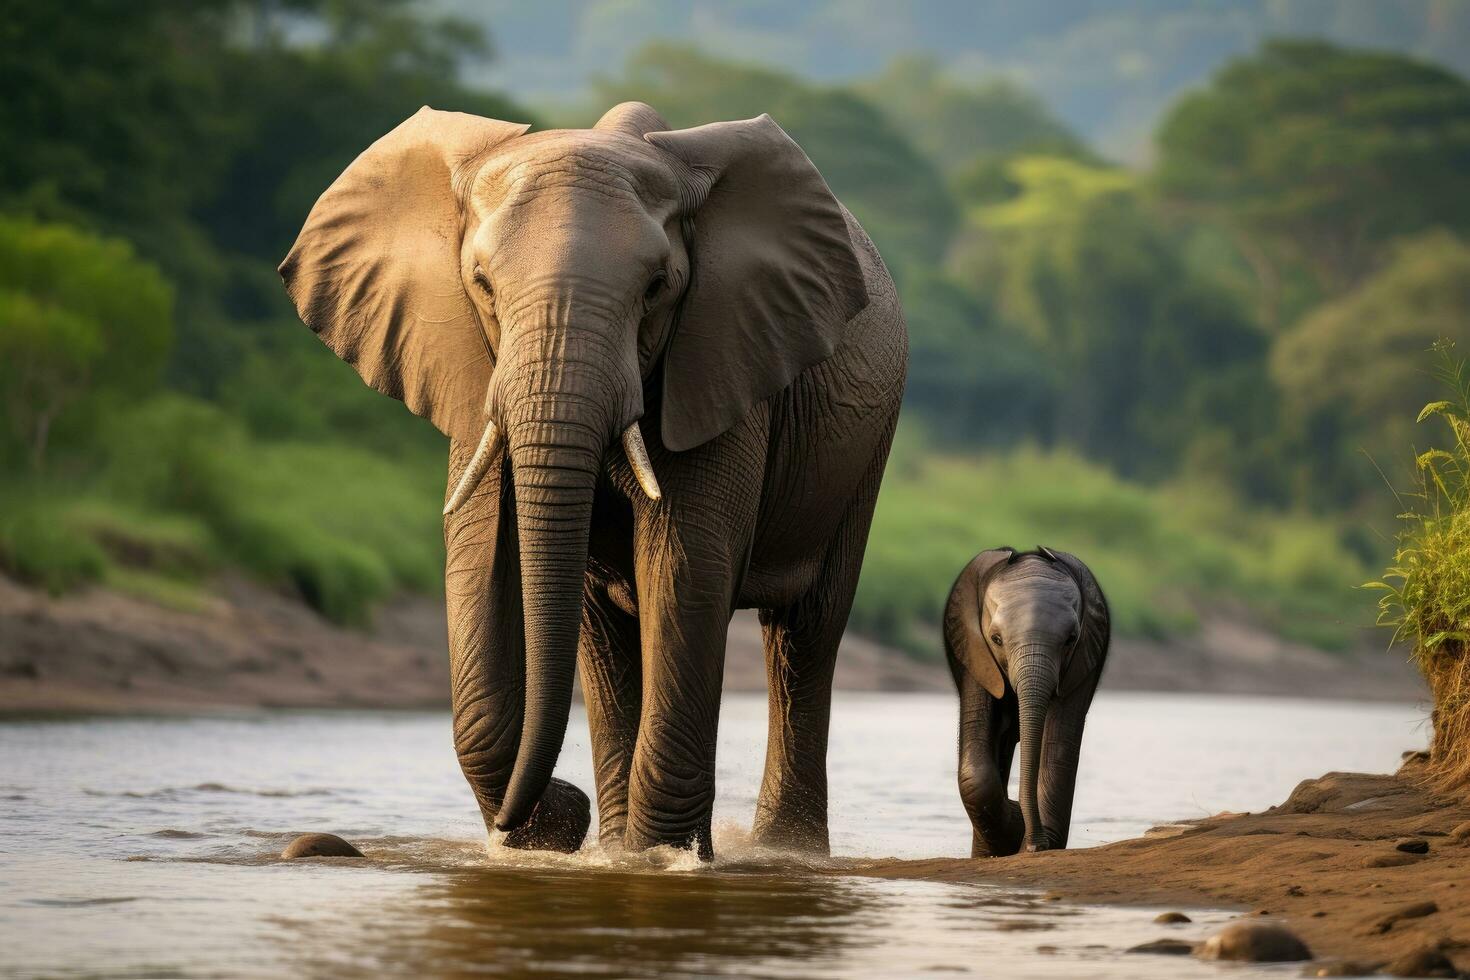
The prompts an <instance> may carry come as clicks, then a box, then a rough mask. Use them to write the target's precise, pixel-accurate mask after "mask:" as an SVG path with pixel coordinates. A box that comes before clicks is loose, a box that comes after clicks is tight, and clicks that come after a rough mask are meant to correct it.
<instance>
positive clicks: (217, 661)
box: [0, 575, 1424, 713]
mask: <svg viewBox="0 0 1470 980" xmlns="http://www.w3.org/2000/svg"><path fill="white" fill-rule="evenodd" d="M445 634H446V630H445V623H444V607H443V603H442V601H441V600H439V599H434V598H428V597H423V596H404V597H401V598H399V599H397V600H395V601H393V602H390V603H387V604H386V605H384V606H383V607H381V608H380V609H379V610H378V611H377V613H376V616H375V621H374V623H373V625H372V626H371V628H368V629H345V628H342V627H340V626H336V625H334V624H332V623H329V622H327V621H326V620H324V619H323V618H322V617H320V616H319V615H317V614H316V613H315V612H313V611H312V610H311V609H309V608H308V607H306V606H305V605H303V604H302V603H301V602H300V601H298V600H296V599H295V598H293V597H290V596H286V595H282V594H279V593H276V592H273V591H271V590H268V589H265V588H262V587H261V586H259V585H257V584H254V583H251V582H248V581H245V580H242V579H223V580H221V581H218V582H216V583H213V586H212V589H211V591H210V592H209V593H208V594H207V595H205V596H203V597H202V598H200V599H199V601H198V602H197V603H195V604H194V605H193V607H192V608H189V609H179V608H166V607H164V606H161V605H158V604H157V603H155V602H152V601H150V600H147V599H144V598H140V597H137V596H133V595H129V594H125V593H122V592H118V591H114V590H110V589H103V588H94V589H89V590H85V591H82V592H78V593H75V594H71V595H66V596H62V597H52V596H48V595H46V594H45V593H42V592H38V591H36V590H33V589H29V588H26V587H24V586H22V585H20V584H19V583H16V582H14V581H13V580H10V579H8V578H5V577H4V576H3V575H0V712H12V713H13V712H56V711H102V712H140V711H142V712H189V711H200V710H214V709H229V708H253V707H302V708H305V707H344V708H349V707H351V708H440V707H444V706H446V705H447V700H448V692H449V679H448V653H447V649H446V645H445ZM836 684H837V687H838V688H840V689H843V690H855V691H949V690H952V683H951V681H950V679H949V676H948V674H947V672H946V671H945V670H944V669H943V667H941V666H940V665H939V664H938V663H932V662H920V661H917V660H914V659H913V658H911V657H908V656H905V655H904V654H903V653H901V652H899V651H896V650H892V649H889V648H887V647H884V646H883V645H881V644H879V643H875V642H873V641H871V640H868V639H866V638H863V637H860V636H854V635H849V636H848V637H847V639H846V640H845V641H844V644H843V649H842V652H841V654H840V656H839V658H838V662H837V673H836ZM1103 686H1104V688H1106V689H1110V690H1141V691H1211V692H1216V693H1232V694H1282V693H1289V694H1291V695H1292V696H1298V697H1300V696H1308V697H1335V698H1347V699H1358V700H1420V699H1422V698H1423V696H1424V687H1423V683H1422V681H1421V680H1420V679H1419V676H1418V674H1417V673H1416V672H1415V671H1414V670H1413V669H1412V668H1411V667H1410V666H1409V665H1408V664H1406V663H1405V662H1404V661H1403V659H1402V658H1401V657H1399V656H1397V655H1396V654H1393V653H1389V652H1387V651H1385V650H1384V649H1383V646H1382V637H1381V635H1376V634H1367V633H1365V635H1364V637H1363V640H1362V642H1361V643H1360V644H1359V645H1358V647H1356V648H1355V649H1353V650H1349V651H1345V652H1342V653H1325V652H1323V651H1320V650H1315V649H1312V648H1310V647H1305V646H1302V645H1299V644H1293V643H1289V642H1286V641H1283V640H1281V639H1280V638H1278V637H1275V636H1273V635H1271V634H1269V633H1268V632H1266V631H1264V630H1262V629H1259V628H1256V627H1253V626H1252V625H1251V624H1250V623H1249V621H1248V620H1247V619H1245V618H1244V617H1243V616H1242V615H1240V613H1239V611H1231V610H1218V611H1215V612H1213V613H1212V614H1211V615H1208V616H1205V617H1204V618H1203V621H1202V625H1201V629H1200V630H1199V631H1198V632H1197V633H1195V634H1193V635H1191V636H1188V637H1181V638H1178V639H1176V640H1171V641H1168V642H1162V641H1149V640H1135V639H1129V638H1121V639H1118V640H1116V641H1115V643H1114V648H1113V652H1112V654H1111V656H1110V658H1109V662H1108V668H1107V673H1106V674H1105V675H1104V679H1103ZM725 687H726V689H727V690H730V691H763V690H764V689H765V666H764V658H763V654H762V649H761V636H760V626H759V624H758V623H757V621H756V618H755V614H754V613H752V612H748V611H743V612H741V613H739V614H737V616H736V618H735V621H734V623H732V625H731V628H730V642H729V649H728V653H727V656H726V670H725Z"/></svg>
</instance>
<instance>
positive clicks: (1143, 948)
mask: <svg viewBox="0 0 1470 980" xmlns="http://www.w3.org/2000/svg"><path fill="white" fill-rule="evenodd" d="M1128 952H1130V953H1159V954H1161V955H1164V956H1188V955H1189V954H1190V953H1193V952H1194V943H1187V942H1185V941H1184V940H1182V939H1155V940H1154V941H1153V942H1149V943H1140V944H1139V945H1137V946H1134V947H1132V948H1130V949H1129V950H1128Z"/></svg>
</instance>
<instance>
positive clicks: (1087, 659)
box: [944, 547, 1110, 851]
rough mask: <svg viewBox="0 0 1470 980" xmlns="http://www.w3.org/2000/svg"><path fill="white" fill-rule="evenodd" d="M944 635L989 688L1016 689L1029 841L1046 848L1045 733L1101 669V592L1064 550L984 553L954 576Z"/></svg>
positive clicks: (993, 691) (1104, 636) (1033, 847)
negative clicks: (1042, 798) (1055, 714)
mask: <svg viewBox="0 0 1470 980" xmlns="http://www.w3.org/2000/svg"><path fill="white" fill-rule="evenodd" d="M944 632H945V637H946V641H947V642H948V644H949V647H950V649H951V651H952V653H953V657H954V659H955V660H956V661H957V662H958V665H959V666H961V667H962V668H963V669H964V670H965V671H967V672H968V673H969V674H970V675H971V676H972V677H973V678H974V679H975V680H976V681H978V682H979V684H980V686H981V687H982V688H984V690H985V691H986V693H988V694H989V695H990V696H991V697H993V698H996V699H1000V698H1002V697H1004V696H1005V692H1006V688H1007V687H1009V688H1010V689H1011V690H1012V691H1014V692H1015V695H1016V702H1017V705H1018V709H1019V723H1020V759H1021V774H1020V781H1021V816H1022V819H1023V820H1024V821H1025V824H1026V832H1025V848H1026V850H1028V851H1040V850H1046V849H1047V848H1048V847H1051V846H1053V842H1052V841H1051V840H1050V839H1049V838H1048V835H1047V830H1046V828H1045V827H1044V826H1043V823H1042V818H1041V812H1040V806H1039V803H1038V793H1037V783H1038V779H1039V769H1040V765H1039V761H1040V757H1041V750H1042V731H1043V728H1044V727H1045V724H1046V720H1047V714H1048V712H1049V710H1050V709H1051V708H1052V705H1053V704H1054V703H1055V702H1056V701H1057V700H1058V699H1063V698H1067V697H1069V696H1070V695H1072V694H1073V693H1074V692H1076V691H1078V689H1079V688H1082V687H1083V686H1084V685H1086V684H1088V683H1091V682H1095V680H1096V678H1097V675H1098V673H1099V671H1100V670H1101V668H1102V663H1103V660H1104V658H1105V657H1106V655H1107V645H1108V639H1109V635H1110V627H1109V620H1108V606H1107V601H1106V600H1105V599H1104V598H1103V594H1102V590H1101V589H1100V588H1099V587H1098V584H1097V580H1096V579H1095V578H1093V575H1092V572H1091V571H1089V570H1088V568H1087V566H1086V565H1084V564H1083V563H1082V562H1081V561H1080V560H1079V559H1078V558H1076V557H1075V556H1073V555H1069V554H1067V553H1066V552H1061V551H1054V550H1052V549H1050V548H1044V547H1043V548H1038V549H1037V550H1036V551H1034V552H1026V553H1019V552H1017V551H1015V550H1014V549H1012V548H998V549H994V550H991V551H985V552H981V553H980V554H979V555H977V556H976V557H975V559H974V560H973V561H971V562H970V564H969V565H968V566H966V567H965V570H964V571H963V572H961V573H960V576H959V579H958V580H957V581H956V582H955V587H954V590H953V591H952V592H951V593H950V599H949V603H948V605H947V606H946V608H945V613H944ZM1078 737H1079V738H1080V732H1079V734H1078Z"/></svg>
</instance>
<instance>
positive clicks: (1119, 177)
mask: <svg viewBox="0 0 1470 980" xmlns="http://www.w3.org/2000/svg"><path fill="white" fill-rule="evenodd" d="M1009 174H1010V177H1011V179H1012V180H1013V181H1014V182H1015V183H1016V184H1017V186H1018V187H1020V189H1021V190H1020V192H1019V193H1018V194H1017V196H1016V197H1015V198H1014V199H1012V200H1009V201H1007V202H1005V203H1003V204H999V205H994V206H990V207H983V208H978V209H975V210H974V211H972V213H971V215H970V218H971V222H972V228H973V231H972V233H971V235H970V236H969V238H968V240H967V247H966V248H965V249H964V250H961V251H960V252H958V253H957V254H956V257H955V261H954V262H953V263H952V266H953V268H954V271H955V273H956V275H957V276H958V277H959V278H960V279H961V280H962V281H967V282H971V283H973V284H974V288H975V289H976V290H979V291H988V292H991V293H993V295H995V296H996V297H997V300H998V306H999V309H1000V310H1001V312H1002V313H1003V314H1004V315H1005V316H1007V317H1008V318H1010V319H1012V320H1013V321H1014V322H1015V323H1017V324H1018V325H1019V326H1020V327H1021V328H1022V329H1023V330H1025V332H1026V333H1027V335H1028V336H1029V337H1030V338H1031V341H1032V343H1033V344H1034V345H1035V346H1036V348H1037V349H1039V350H1041V351H1045V352H1046V354H1047V355H1048V356H1049V358H1050V359H1051V362H1052V369H1053V371H1054V372H1055V376H1056V377H1057V379H1058V381H1057V395H1056V399H1055V405H1056V408H1055V412H1054V413H1053V414H1052V416H1051V418H1052V425H1053V428H1052V430H1051V432H1050V433H1049V434H1048V440H1047V441H1051V442H1058V443H1062V444H1069V445H1073V446H1076V447H1077V448H1078V449H1079V450H1081V451H1082V452H1084V453H1087V454H1088V455H1090V456H1092V457H1093V458H1095V459H1101V460H1104V461H1107V462H1110V463H1112V464H1113V465H1115V466H1117V467H1118V468H1119V469H1120V470H1121V471H1122V472H1124V473H1126V474H1130V475H1134V476H1143V477H1153V478H1156V477H1161V476H1166V475H1169V474H1171V473H1172V472H1174V471H1175V470H1176V469H1177V467H1178V463H1179V460H1180V459H1181V458H1182V457H1183V456H1184V455H1185V453H1186V451H1187V450H1188V448H1189V446H1190V445H1191V443H1192V442H1193V441H1194V439H1195V436H1196V434H1197V433H1199V432H1205V431H1211V430H1214V429H1224V430H1226V431H1230V430H1239V431H1240V432H1241V433H1242V434H1244V433H1248V432H1251V431H1252V427H1253V426H1254V425H1256V424H1259V420H1255V419H1252V418H1251V415H1250V413H1248V412H1242V411H1241V408H1240V405H1241V404H1243V403H1249V401H1250V399H1251V397H1252V396H1255V395H1257V394H1258V392H1259V389H1260V388H1261V387H1262V382H1264V381H1265V369H1264V358H1265V337H1264V336H1263V334H1262V333H1261V332H1260V330H1259V329H1258V328H1257V327H1256V325H1255V323H1254V322H1253V321H1252V319H1251V317H1250V316H1249V314H1248V313H1247V312H1246V311H1245V310H1244V309H1242V307H1241V304H1240V303H1239V301H1238V300H1237V299H1236V297H1235V296H1234V294H1233V293H1231V292H1229V291H1228V290H1226V289H1225V288H1223V287H1222V286H1221V285H1220V284H1219V283H1217V282H1215V281H1213V280H1211V279H1208V278H1204V277H1201V276H1200V275H1198V274H1196V273H1194V272H1193V270H1192V269H1191V267H1190V266H1189V264H1188V263H1187V262H1186V261H1185V257H1184V255H1183V250H1182V249H1181V247H1180V243H1179V241H1178V239H1177V236H1176V235H1175V234H1174V233H1172V232H1171V231H1170V230H1169V229H1168V228H1167V226H1166V225H1165V223H1164V222H1163V221H1162V220H1161V219H1160V217H1159V216H1158V215H1156V214H1155V213H1153V211H1152V210H1151V209H1150V208H1149V207H1148V205H1147V202H1146V201H1145V200H1144V199H1143V198H1142V197H1141V196H1140V195H1139V193H1138V192H1137V189H1136V186H1135V181H1134V179H1133V178H1132V177H1130V176H1129V175H1128V174H1126V173H1124V172H1122V171H1118V170H1112V169H1107V168H1100V167H1095V166H1089V165H1086V164H1082V163H1078V162H1076V161H1072V160H1058V159H1054V158H1046V157H1031V158H1022V159H1020V160H1017V161H1014V162H1013V163H1012V164H1011V166H1010V169H1009Z"/></svg>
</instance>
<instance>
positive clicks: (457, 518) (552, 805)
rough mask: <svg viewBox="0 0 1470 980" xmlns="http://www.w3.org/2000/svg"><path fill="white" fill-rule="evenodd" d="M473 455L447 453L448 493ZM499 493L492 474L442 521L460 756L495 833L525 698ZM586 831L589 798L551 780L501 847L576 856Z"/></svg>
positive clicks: (507, 504)
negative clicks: (496, 816) (519, 825)
mask: <svg viewBox="0 0 1470 980" xmlns="http://www.w3.org/2000/svg"><path fill="white" fill-rule="evenodd" d="M471 449H473V447H470V446H465V445H463V444H461V443H459V442H455V443H454V445H453V446H452V447H451V449H450V474H449V475H450V479H449V485H450V486H451V487H452V486H454V485H455V484H456V483H457V482H458V480H459V473H460V471H461V470H462V469H463V467H464V465H465V464H466V463H467V462H468V461H469V458H470V454H471V453H470V451H471ZM502 490H503V483H502V473H501V471H500V469H499V467H496V468H494V469H492V471H491V473H490V475H489V476H488V477H487V478H486V479H485V481H484V482H483V483H482V484H481V486H480V488H479V490H478V491H477V492H476V493H475V495H474V497H473V498H472V499H471V500H470V501H469V502H468V503H466V504H465V506H464V507H462V508H461V509H460V510H459V511H457V512H456V513H455V514H454V515H452V516H451V517H448V518H446V519H445V521H444V544H445V569H444V598H445V603H446V606H447V612H448V617H449V666H450V697H451V704H452V707H453V715H454V748H455V753H456V754H457V755H458V757H459V764H460V768H461V770H462V771H463V772H464V776H465V779H466V780H467V781H468V782H469V784H470V789H471V790H472V791H473V792H474V794H475V800H476V802H477V803H478V804H479V806H480V813H481V816H482V817H483V818H484V821H485V827H486V829H487V830H489V831H491V832H493V831H494V827H495V815H496V813H497V812H499V810H500V805H501V803H502V802H503V801H504V799H505V789H506V786H507V784H508V783H509V782H510V774H511V771H512V770H513V769H514V767H515V760H516V751H517V748H518V747H519V744H520V736H521V722H522V717H523V712H524V705H525V696H526V684H525V670H526V666H525V664H526V648H525V626H524V624H523V621H522V618H521V587H520V573H519V556H518V552H517V548H516V541H515V515H514V514H508V513H506V512H507V511H508V510H510V509H511V508H512V507H513V504H512V503H511V501H510V496H511V495H510V494H509V493H508V492H506V493H502ZM502 505H503V506H502ZM590 823H591V807H590V805H589V802H588V800H587V795H586V794H585V793H583V792H582V791H581V790H580V789H578V788H577V787H575V786H573V785H572V784H570V783H567V782H563V781H562V780H559V779H553V780H552V781H551V784H550V785H549V786H548V787H547V789H546V793H545V794H544V795H543V796H542V798H541V801H540V803H538V804H537V806H536V809H535V811H533V813H532V815H531V819H530V820H529V821H527V823H526V824H525V825H524V826H522V827H520V828H518V829H516V830H515V831H513V832H511V833H510V834H507V835H506V837H505V844H506V846H508V847H518V848H526V849H532V850H553V851H575V850H577V848H579V847H581V846H582V841H583V839H584V838H585V837H586V835H587V827H588V825H589V824H590Z"/></svg>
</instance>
